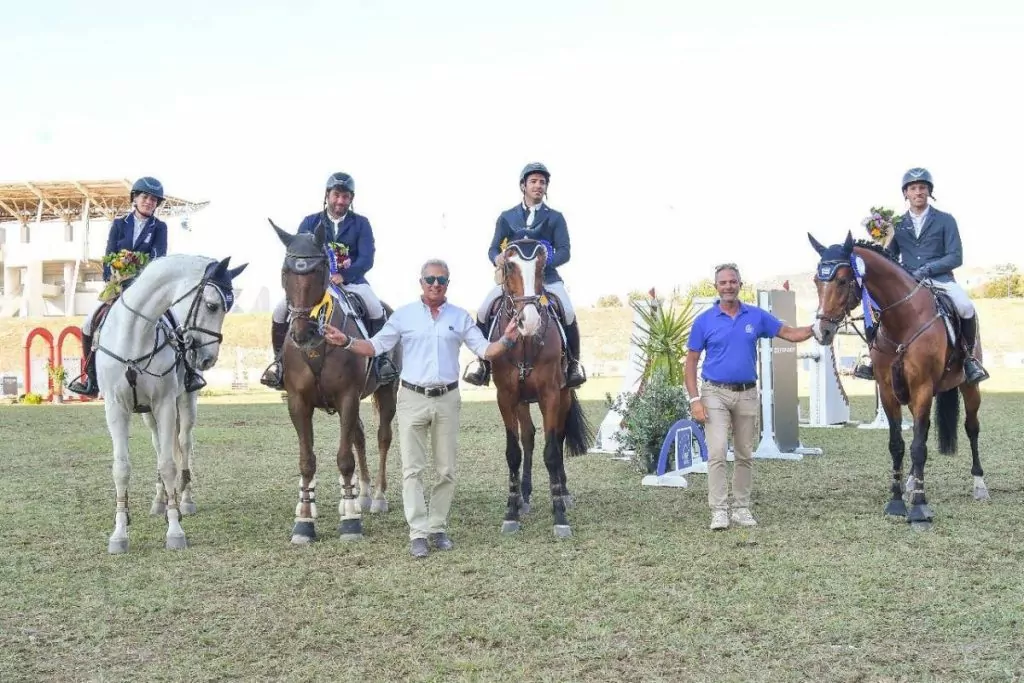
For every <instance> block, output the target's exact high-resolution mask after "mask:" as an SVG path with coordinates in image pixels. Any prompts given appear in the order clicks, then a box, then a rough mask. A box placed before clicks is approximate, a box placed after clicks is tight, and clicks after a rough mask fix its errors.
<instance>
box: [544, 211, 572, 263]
mask: <svg viewBox="0 0 1024 683" xmlns="http://www.w3.org/2000/svg"><path fill="white" fill-rule="evenodd" d="M551 246H552V247H554V248H555V253H554V254H552V255H551V260H550V261H549V262H548V265H549V266H551V267H553V268H557V267H558V266H562V265H565V264H566V263H568V262H569V228H568V227H567V226H566V224H565V217H564V216H562V215H561V214H559V220H558V221H557V222H556V223H555V234H554V237H553V238H552V240H551Z"/></svg>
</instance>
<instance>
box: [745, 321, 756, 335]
mask: <svg viewBox="0 0 1024 683" xmlns="http://www.w3.org/2000/svg"><path fill="white" fill-rule="evenodd" d="M743 331H744V332H746V333H747V334H753V333H754V326H753V325H751V324H750V323H747V326H746V327H744V328H743Z"/></svg>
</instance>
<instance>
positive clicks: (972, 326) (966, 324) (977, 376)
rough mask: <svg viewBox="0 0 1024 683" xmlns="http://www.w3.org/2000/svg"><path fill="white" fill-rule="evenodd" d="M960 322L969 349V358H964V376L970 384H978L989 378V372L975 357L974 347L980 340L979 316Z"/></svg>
mask: <svg viewBox="0 0 1024 683" xmlns="http://www.w3.org/2000/svg"><path fill="white" fill-rule="evenodd" d="M960 322H961V327H960V331H961V332H962V333H963V335H964V346H966V347H967V348H966V352H967V357H966V358H964V375H966V377H967V383H968V384H977V383H978V382H982V381H984V380H986V379H988V377H989V375H988V372H986V370H985V368H983V367H981V363H979V362H978V359H977V358H975V357H974V345H975V344H976V343H977V339H978V316H977V314H975V315H972V316H971V317H970V318H961V319H960Z"/></svg>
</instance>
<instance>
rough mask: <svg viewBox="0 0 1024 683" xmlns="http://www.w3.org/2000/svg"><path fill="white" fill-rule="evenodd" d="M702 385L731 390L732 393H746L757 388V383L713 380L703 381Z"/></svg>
mask: <svg viewBox="0 0 1024 683" xmlns="http://www.w3.org/2000/svg"><path fill="white" fill-rule="evenodd" d="M704 384H710V385H711V386H713V387H722V388H723V389H731V390H732V391H746V390H747V389H753V388H754V387H756V386H757V382H716V381H714V380H713V379H706V380H704Z"/></svg>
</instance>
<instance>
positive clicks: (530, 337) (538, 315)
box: [490, 239, 593, 538]
mask: <svg viewBox="0 0 1024 683" xmlns="http://www.w3.org/2000/svg"><path fill="white" fill-rule="evenodd" d="M504 254H505V262H504V264H503V265H502V267H501V271H500V272H501V280H502V296H501V297H500V298H499V299H498V301H497V302H496V306H498V310H497V314H496V317H497V322H496V324H494V325H492V327H491V334H490V336H491V337H492V338H497V336H499V335H500V334H501V331H502V330H504V329H505V327H506V326H507V325H508V323H509V321H510V320H512V317H513V316H516V317H517V318H518V320H519V331H520V337H519V340H518V341H517V342H516V346H515V347H514V348H512V349H511V350H510V351H509V352H508V353H506V354H503V355H501V356H499V357H498V358H496V359H494V360H493V361H491V367H492V372H493V378H494V385H495V387H496V389H497V394H498V408H499V410H501V419H502V421H503V422H504V423H505V459H506V461H507V462H508V471H509V492H508V507H507V508H506V510H505V520H504V522H503V523H502V527H501V530H502V532H503V533H514V532H515V531H518V530H519V527H520V524H519V518H520V514H525V513H527V512H529V509H530V494H531V492H532V489H533V484H532V468H533V447H534V435H535V433H536V429H535V428H534V426H533V419H532V417H531V416H530V404H531V403H537V404H538V407H539V408H540V412H541V416H542V418H543V425H544V465H545V466H546V467H547V470H548V477H549V479H550V482H551V502H552V513H553V515H554V532H555V535H556V536H558V537H559V538H565V537H568V536H571V535H572V529H571V528H570V526H569V522H568V519H567V518H566V512H565V511H566V509H567V508H569V507H572V504H573V503H572V496H571V495H570V494H569V489H568V486H567V483H566V476H565V450H566V448H568V451H569V454H570V455H582V454H584V453H586V452H587V447H588V445H589V444H590V443H591V441H592V440H593V428H592V427H591V425H590V424H589V422H588V421H587V417H586V414H584V412H583V408H582V406H580V403H579V400H578V399H577V398H576V391H575V390H573V389H567V388H566V387H565V371H566V362H565V361H566V359H565V345H564V339H563V336H562V332H561V331H560V327H559V325H558V322H557V321H556V319H555V311H554V309H553V307H552V303H553V302H552V301H549V300H548V299H547V297H548V296H550V295H547V294H545V292H544V277H543V273H544V264H545V263H546V261H547V251H546V248H545V247H544V245H543V244H542V243H541V242H538V241H535V240H526V239H524V240H517V241H515V242H512V243H510V244H509V245H508V248H507V249H505V252H504ZM520 437H521V438H522V447H520V443H519V439H520ZM524 451H525V462H524ZM521 465H522V468H523V475H522V480H520V475H519V471H520V466H521Z"/></svg>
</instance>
